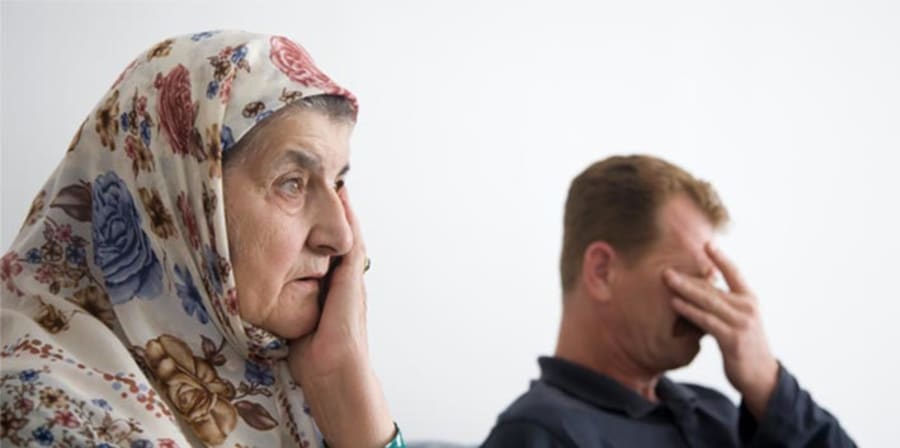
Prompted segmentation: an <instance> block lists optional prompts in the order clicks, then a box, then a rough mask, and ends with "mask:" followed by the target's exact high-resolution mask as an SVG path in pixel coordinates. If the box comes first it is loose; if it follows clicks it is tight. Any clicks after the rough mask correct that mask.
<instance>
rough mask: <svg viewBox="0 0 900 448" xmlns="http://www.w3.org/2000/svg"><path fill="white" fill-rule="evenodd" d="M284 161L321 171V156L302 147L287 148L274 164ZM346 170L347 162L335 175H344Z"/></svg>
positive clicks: (348, 167) (308, 169) (281, 163)
mask: <svg viewBox="0 0 900 448" xmlns="http://www.w3.org/2000/svg"><path fill="white" fill-rule="evenodd" d="M286 163H287V164H291V165H295V166H298V167H300V168H303V169H305V170H307V171H312V172H320V173H321V172H322V171H323V165H322V158H321V157H319V155H318V154H315V153H313V152H309V151H306V150H302V149H289V150H287V152H285V153H284V154H283V155H282V156H281V157H280V158H278V160H276V162H275V164H274V166H275V167H278V166H282V165H284V164H286ZM348 171H350V164H349V163H348V164H346V165H344V167H343V168H341V171H339V172H338V175H337V177H341V176H344V175H345V174H347V172H348Z"/></svg>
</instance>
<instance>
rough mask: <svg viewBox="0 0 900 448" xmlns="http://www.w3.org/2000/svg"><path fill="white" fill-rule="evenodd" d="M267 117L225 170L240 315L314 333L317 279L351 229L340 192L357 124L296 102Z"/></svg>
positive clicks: (289, 333) (292, 333) (290, 333)
mask: <svg viewBox="0 0 900 448" xmlns="http://www.w3.org/2000/svg"><path fill="white" fill-rule="evenodd" d="M285 112H286V113H283V114H276V115H274V116H272V117H270V118H269V119H270V120H273V121H272V122H271V123H264V124H262V125H261V126H263V127H261V128H260V129H258V132H257V133H256V135H254V136H253V137H252V138H250V140H248V141H247V145H246V147H244V148H242V149H241V151H242V153H239V154H235V155H234V157H236V158H237V159H235V160H231V161H230V162H229V164H228V165H227V166H226V169H225V173H224V176H223V182H224V188H225V192H224V199H225V217H226V221H227V227H228V243H229V248H230V255H231V262H232V265H233V267H234V275H235V282H236V287H237V297H238V303H239V306H240V312H241V317H242V318H243V319H244V320H245V321H247V322H249V323H251V324H254V325H256V326H258V327H261V328H263V329H266V330H268V331H270V332H272V333H274V334H276V335H278V336H281V337H283V338H287V339H294V338H297V337H300V336H303V335H306V334H308V333H310V332H312V331H313V330H314V329H315V327H316V323H317V322H318V319H319V312H320V310H319V305H318V301H317V297H318V292H319V287H320V286H319V283H320V281H321V279H322V277H323V276H324V275H325V273H326V272H327V270H328V265H329V261H330V258H331V257H334V256H339V255H343V254H345V253H346V252H347V251H349V250H350V247H351V246H352V244H353V233H352V232H351V230H350V226H349V224H348V222H347V219H346V217H345V215H344V207H343V203H342V201H341V197H340V196H339V192H340V190H341V187H342V186H343V182H344V181H343V178H344V176H345V175H346V173H347V170H348V169H349V165H348V164H347V163H348V157H349V144H350V142H349V140H350V132H351V131H352V128H353V126H352V124H350V123H347V122H344V121H339V120H332V119H330V118H329V117H328V116H326V115H324V114H322V113H319V112H316V111H312V110H308V109H299V108H293V107H292V108H291V109H290V110H288V111H285Z"/></svg>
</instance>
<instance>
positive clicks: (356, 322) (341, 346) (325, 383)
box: [288, 190, 394, 447]
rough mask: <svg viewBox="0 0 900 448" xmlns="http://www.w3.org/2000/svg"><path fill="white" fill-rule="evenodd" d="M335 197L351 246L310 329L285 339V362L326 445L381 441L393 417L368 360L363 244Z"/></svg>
mask: <svg viewBox="0 0 900 448" xmlns="http://www.w3.org/2000/svg"><path fill="white" fill-rule="evenodd" d="M341 200H342V201H343V203H344V210H345V212H346V218H347V221H348V222H349V223H350V227H351V228H352V229H353V247H352V248H351V249H350V252H348V253H347V254H345V255H344V258H343V260H342V262H341V264H340V265H339V266H337V267H336V268H335V271H334V274H333V276H332V279H331V288H330V290H329V291H328V299H327V300H326V301H325V306H324V309H323V310H322V316H321V318H320V320H319V325H318V327H317V328H316V331H315V332H313V333H312V334H310V335H308V336H305V337H303V338H300V339H297V340H294V341H292V342H291V348H290V353H289V355H288V364H289V366H290V370H291V374H292V376H293V377H294V381H296V382H297V383H298V384H300V386H301V387H303V392H304V394H305V396H306V399H307V401H308V403H309V406H310V409H311V411H312V415H313V417H314V418H315V420H316V424H317V425H318V427H319V429H320V430H321V431H322V434H323V435H324V437H325V440H327V441H328V444H329V445H330V446H334V447H367V446H371V447H377V446H384V445H386V444H387V443H388V442H390V440H391V438H393V434H394V423H393V420H392V419H391V416H390V413H389V412H388V408H387V402H386V401H385V399H384V394H383V392H382V390H381V384H380V383H379V381H378V379H377V378H376V377H375V372H374V371H373V370H372V366H371V363H370V361H369V349H368V337H367V332H366V290H365V285H364V283H363V271H364V266H365V262H366V261H365V260H366V255H365V246H364V244H363V240H362V236H361V234H360V229H359V224H358V223H357V221H356V217H355V216H354V215H353V211H352V210H351V208H350V204H349V202H348V201H347V196H346V193H345V190H342V191H341Z"/></svg>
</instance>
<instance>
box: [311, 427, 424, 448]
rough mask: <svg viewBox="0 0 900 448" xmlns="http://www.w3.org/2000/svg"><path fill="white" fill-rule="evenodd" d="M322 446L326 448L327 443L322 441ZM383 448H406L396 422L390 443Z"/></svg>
mask: <svg viewBox="0 0 900 448" xmlns="http://www.w3.org/2000/svg"><path fill="white" fill-rule="evenodd" d="M322 445H324V446H325V448H328V441H326V440H322ZM384 448H406V442H405V441H404V440H403V433H401V432H400V427H399V426H397V422H394V438H393V439H391V441H390V443H388V444H387V445H385V446H384Z"/></svg>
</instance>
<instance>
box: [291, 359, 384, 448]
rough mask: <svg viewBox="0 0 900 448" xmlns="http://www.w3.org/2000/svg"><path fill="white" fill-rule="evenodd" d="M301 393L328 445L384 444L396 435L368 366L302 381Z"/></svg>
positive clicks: (369, 445)
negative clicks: (303, 382) (304, 395)
mask: <svg viewBox="0 0 900 448" xmlns="http://www.w3.org/2000/svg"><path fill="white" fill-rule="evenodd" d="M302 386H303V389H304V393H305V394H306V398H307V401H308V403H309V406H310V410H311V412H312V416H313V418H314V419H315V421H316V425H317V426H318V427H319V430H320V431H322V435H323V437H324V438H325V439H326V440H328V445H329V446H330V447H337V448H341V447H373V448H375V447H384V446H386V445H388V444H389V443H391V441H392V440H394V438H395V431H396V427H395V425H394V421H393V419H392V418H391V415H390V412H389V411H388V407H387V401H386V400H385V398H384V394H383V392H382V390H381V383H380V382H379V381H378V379H377V378H376V377H375V374H374V372H372V371H371V370H370V369H354V370H353V371H348V372H336V373H335V374H333V375H328V376H326V377H321V378H316V379H311V381H308V382H307V384H303V385H302Z"/></svg>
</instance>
